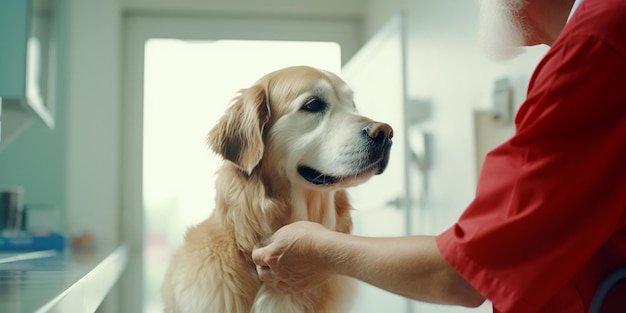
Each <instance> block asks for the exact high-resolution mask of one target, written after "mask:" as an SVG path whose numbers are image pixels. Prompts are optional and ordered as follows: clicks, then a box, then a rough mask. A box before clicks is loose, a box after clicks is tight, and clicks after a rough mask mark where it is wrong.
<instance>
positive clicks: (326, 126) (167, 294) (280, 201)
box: [161, 66, 393, 313]
mask: <svg viewBox="0 0 626 313" xmlns="http://www.w3.org/2000/svg"><path fill="white" fill-rule="evenodd" d="M352 95H353V92H352V90H351V89H350V88H349V87H348V86H347V85H346V84H345V83H344V81H342V80H341V79H340V78H339V77H338V76H336V75H334V74H332V73H330V72H327V71H323V70H319V69H315V68H311V67H305V66H297V67H289V68H285V69H282V70H278V71H276V72H272V73H269V74H267V75H265V76H264V77H262V78H261V79H259V80H258V81H257V82H256V83H255V84H254V85H253V86H251V87H250V88H247V89H244V90H242V91H241V92H240V94H239V95H238V96H237V97H236V98H235V99H234V100H233V103H232V104H231V106H230V107H229V108H228V109H227V110H226V113H225V115H224V116H223V117H222V118H221V119H220V120H219V121H218V123H217V124H216V125H215V126H214V128H213V129H212V130H211V131H210V133H209V136H208V143H209V146H210V147H211V148H212V149H213V150H214V151H215V152H216V153H217V154H219V155H221V156H222V157H223V158H224V159H225V162H224V164H223V165H222V166H221V168H220V169H219V170H218V172H217V179H216V191H217V193H216V199H215V200H216V207H215V210H214V211H213V213H212V215H211V216H210V217H209V218H208V219H206V220H205V221H203V222H201V223H200V224H198V225H196V226H194V227H192V228H190V229H189V230H188V231H187V233H186V235H185V242H184V245H183V246H182V247H181V248H180V249H179V250H178V251H177V252H176V253H175V254H174V255H173V256H172V259H171V261H170V265H169V268H168V271H167V274H166V277H165V280H164V283H163V285H162V288H161V289H162V290H161V291H162V297H163V302H164V307H165V312H177V313H190V312H203V313H206V312H209V313H249V312H254V313H305V312H306V313H325V312H326V313H332V312H337V313H345V312H349V310H350V307H351V305H352V302H353V300H354V299H353V298H354V296H355V294H356V292H355V287H356V285H355V284H354V280H353V279H351V278H348V277H344V276H341V275H336V276H335V277H332V278H330V279H329V280H328V281H327V282H325V283H323V284H322V285H321V286H319V287H316V288H314V289H312V290H307V291H304V292H292V293H288V292H284V291H281V290H280V289H279V288H278V287H277V286H275V285H272V284H268V283H263V282H261V281H260V280H259V278H258V276H257V273H256V268H255V265H254V263H253V262H252V257H251V251H252V248H253V247H254V245H255V244H256V243H258V242H261V241H264V240H266V239H268V238H270V237H271V236H272V234H273V233H274V232H275V231H276V230H277V229H278V228H280V227H281V226H283V225H286V224H289V223H292V222H294V221H300V220H309V221H314V222H317V223H320V224H322V225H324V226H325V227H327V228H329V229H331V230H335V231H339V232H344V233H348V232H350V231H351V228H352V219H351V217H350V210H351V207H350V204H349V200H348V196H347V194H346V190H345V189H346V188H347V187H351V186H355V185H357V184H360V183H363V182H365V181H366V180H368V179H369V178H370V177H372V176H373V175H376V174H380V173H382V172H383V170H384V169H385V167H386V165H387V162H388V160H389V151H390V147H391V138H392V136H393V131H392V129H391V127H390V126H389V125H387V124H385V123H379V122H375V121H373V120H371V119H369V118H366V117H364V116H362V115H360V114H359V113H358V112H357V110H356V108H355V104H354V101H353V97H352Z"/></svg>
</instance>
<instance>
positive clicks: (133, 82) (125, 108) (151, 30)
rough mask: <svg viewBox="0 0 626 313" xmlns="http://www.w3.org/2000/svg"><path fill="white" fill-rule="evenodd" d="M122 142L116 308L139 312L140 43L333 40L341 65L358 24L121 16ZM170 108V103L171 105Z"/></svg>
mask: <svg viewBox="0 0 626 313" xmlns="http://www.w3.org/2000/svg"><path fill="white" fill-rule="evenodd" d="M122 30H123V38H122V40H123V42H122V43H123V45H122V47H123V51H122V60H121V63H122V64H121V66H122V71H121V73H122V75H123V76H122V77H121V79H120V81H121V82H122V99H121V100H122V104H123V105H122V107H121V109H120V114H121V116H120V126H121V132H120V136H121V138H120V144H121V152H120V153H121V181H120V197H121V200H120V202H121V203H120V205H121V221H120V223H121V225H120V230H121V238H122V241H123V242H125V243H126V244H128V246H129V252H130V253H129V262H128V266H127V269H126V271H125V273H124V275H123V276H122V278H121V280H120V293H119V295H120V307H121V308H124V310H125V311H128V312H142V311H143V282H142V279H143V277H142V276H143V275H142V272H143V263H142V262H143V199H142V198H143V191H142V190H143V186H142V174H143V172H142V159H143V152H142V146H143V89H144V80H143V75H144V54H145V50H144V48H145V43H146V41H147V40H149V39H151V38H172V39H173V38H176V39H182V40H220V39H233V40H286V41H289V40H293V41H333V42H337V43H338V44H339V45H340V47H341V60H342V65H343V64H345V63H346V62H347V60H349V59H350V58H351V57H352V56H353V55H354V54H355V53H356V51H357V50H358V49H359V47H360V45H361V43H362V40H361V27H360V23H359V22H358V20H351V19H330V20H329V19H293V18H292V19H280V18H272V19H269V18H232V17H231V18H221V17H212V18H204V17H163V16H161V17H158V16H145V15H126V16H125V17H124V19H123V27H122ZM173 108H174V107H173Z"/></svg>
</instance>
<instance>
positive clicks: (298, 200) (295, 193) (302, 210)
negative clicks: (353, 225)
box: [290, 186, 337, 230]
mask: <svg viewBox="0 0 626 313" xmlns="http://www.w3.org/2000/svg"><path fill="white" fill-rule="evenodd" d="M291 189H292V192H291V209H292V214H291V221H290V222H295V221H312V222H316V223H320V224H322V225H324V227H326V228H328V229H332V230H335V229H336V228H337V208H336V207H335V191H330V190H329V191H316V190H306V189H303V188H299V187H296V186H293V187H291Z"/></svg>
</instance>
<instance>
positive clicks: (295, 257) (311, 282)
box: [252, 221, 335, 292]
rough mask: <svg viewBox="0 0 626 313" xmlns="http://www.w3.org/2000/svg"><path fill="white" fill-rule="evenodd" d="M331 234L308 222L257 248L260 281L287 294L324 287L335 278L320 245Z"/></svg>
mask: <svg viewBox="0 0 626 313" xmlns="http://www.w3.org/2000/svg"><path fill="white" fill-rule="evenodd" d="M329 232H331V231H330V230H328V229H326V228H324V227H323V226H322V225H320V224H318V223H313V222H306V221H300V222H295V223H292V224H289V225H286V226H284V227H282V228H280V229H279V230H278V231H276V233H274V235H273V236H272V237H271V238H270V239H269V241H268V242H264V243H260V244H257V246H255V248H254V249H253V251H252V260H253V261H254V263H255V264H256V269H257V273H258V275H259V279H261V281H264V282H268V283H272V284H275V285H277V286H278V287H279V288H280V289H282V290H283V291H287V292H298V291H303V290H307V289H311V288H314V287H316V286H319V285H321V284H322V283H324V282H325V281H326V280H327V279H328V278H329V277H330V276H332V275H334V274H335V271H334V270H333V269H332V268H331V267H330V266H329V264H328V262H327V261H326V259H325V256H324V253H323V251H324V249H323V248H322V247H321V245H320V244H321V243H320V242H321V240H322V239H323V237H324V235H325V234H327V233H329Z"/></svg>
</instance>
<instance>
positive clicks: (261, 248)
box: [252, 242, 269, 268]
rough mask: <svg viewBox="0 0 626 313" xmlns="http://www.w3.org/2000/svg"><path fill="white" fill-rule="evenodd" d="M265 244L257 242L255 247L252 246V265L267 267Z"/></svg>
mask: <svg viewBox="0 0 626 313" xmlns="http://www.w3.org/2000/svg"><path fill="white" fill-rule="evenodd" d="M266 246H267V244H266V243H265V242H259V243H257V244H256V245H254V247H253V248H252V262H254V264H256V265H257V267H258V266H260V267H268V268H269V266H268V264H267V261H266V255H267V248H266Z"/></svg>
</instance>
